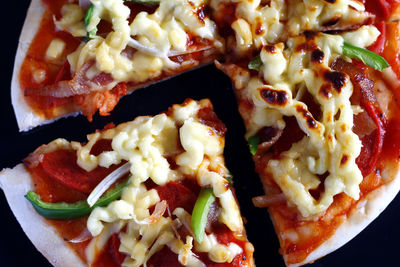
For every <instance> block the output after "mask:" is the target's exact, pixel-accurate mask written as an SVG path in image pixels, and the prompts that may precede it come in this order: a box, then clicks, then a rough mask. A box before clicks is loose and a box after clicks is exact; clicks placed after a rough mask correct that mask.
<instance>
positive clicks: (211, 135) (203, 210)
mask: <svg viewBox="0 0 400 267" xmlns="http://www.w3.org/2000/svg"><path fill="white" fill-rule="evenodd" d="M225 132H226V128H225V126H224V124H223V123H222V122H221V121H220V120H219V119H218V118H217V116H216V114H215V113H214V111H213V108H212V105H211V103H210V101H209V100H201V101H198V102H196V101H193V100H186V101H185V102H184V103H183V104H182V105H174V106H173V107H172V108H170V109H169V110H168V111H167V112H165V113H162V114H159V115H156V116H154V117H148V116H147V117H144V116H143V117H138V118H136V119H135V120H133V121H131V122H127V123H123V124H120V125H118V126H116V127H114V126H109V127H106V129H104V130H101V131H97V132H95V133H93V134H90V135H88V142H87V143H86V144H81V143H78V142H68V141H66V140H65V139H56V140H54V141H53V142H51V143H49V144H47V145H43V146H41V147H39V148H38V149H37V150H36V151H35V152H33V153H32V154H30V155H29V156H28V157H27V158H26V159H25V160H24V164H20V165H18V166H16V167H15V168H13V169H6V170H3V171H2V173H1V174H0V185H1V188H2V189H3V191H4V193H5V195H6V198H7V201H8V203H9V205H10V207H11V209H12V211H13V212H14V214H15V216H16V218H17V220H18V221H19V223H20V224H21V226H22V228H23V230H24V231H25V233H26V234H27V236H28V237H29V238H30V240H31V241H32V242H33V244H34V245H35V246H36V248H37V249H38V250H39V251H40V252H41V253H43V255H45V256H46V258H47V259H48V260H49V261H50V262H51V263H52V264H53V265H55V266H157V267H160V266H168V267H172V266H182V265H185V266H253V258H252V254H253V250H254V249H253V246H252V245H251V243H250V242H248V241H247V238H246V233H245V229H244V226H243V222H242V218H241V216H240V211H239V207H238V204H237V201H236V199H235V194H234V191H233V187H232V186H231V175H230V174H229V172H228V170H227V168H226V167H225V165H224V158H223V150H224V142H225V141H224V135H225ZM24 196H25V198H24Z"/></svg>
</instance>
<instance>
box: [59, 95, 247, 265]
mask: <svg viewBox="0 0 400 267" xmlns="http://www.w3.org/2000/svg"><path fill="white" fill-rule="evenodd" d="M207 105H210V104H209V102H207V101H201V102H195V101H193V100H191V101H188V102H186V103H185V104H184V105H174V106H173V108H172V110H171V111H170V112H169V113H168V115H167V114H164V113H163V114H160V115H157V116H154V117H138V118H136V119H135V120H134V121H132V122H128V123H124V124H121V125H119V126H117V127H115V128H113V129H108V130H105V131H102V132H96V133H94V134H91V135H89V136H88V142H87V143H86V144H85V145H81V144H80V143H77V142H71V148H72V149H75V150H76V151H77V158H78V159H77V163H78V165H79V166H81V167H82V168H83V169H85V170H87V171H90V170H93V169H94V168H96V167H97V166H102V167H109V166H110V165H112V164H119V163H121V162H122V161H127V162H129V163H130V165H131V168H130V174H131V178H130V184H129V185H128V186H127V187H126V188H125V189H124V191H123V193H122V196H121V198H120V199H118V200H115V201H113V202H111V203H110V204H109V205H108V206H106V207H97V208H95V209H94V210H93V211H92V213H91V214H90V216H89V218H88V221H87V228H88V230H89V231H90V232H91V234H92V235H93V236H94V239H92V241H91V243H90V244H89V246H88V248H87V250H86V254H87V259H88V261H89V262H90V261H92V260H94V259H95V258H96V251H100V250H101V248H102V247H103V246H104V245H105V244H106V241H107V240H108V238H109V237H110V236H111V235H112V234H113V233H116V232H119V231H120V229H122V227H126V229H127V230H126V231H124V232H121V233H119V237H120V240H121V245H120V248H119V251H121V252H123V253H124V254H126V258H125V260H124V262H123V264H122V265H123V266H142V265H145V264H146V262H147V260H149V259H150V258H151V256H152V255H153V254H154V253H155V252H157V251H158V250H160V249H161V248H162V247H163V246H168V247H169V248H170V250H171V251H173V252H174V253H176V254H177V255H178V259H179V261H180V262H181V263H182V264H183V265H185V266H205V265H204V263H203V262H201V260H199V259H198V258H197V257H196V256H195V255H194V254H193V252H192V249H196V250H197V251H201V252H206V253H208V255H209V258H210V260H212V261H214V262H228V263H229V262H232V260H233V258H234V257H235V256H236V255H238V254H240V253H242V248H241V247H240V246H239V245H238V244H236V243H234V242H231V243H229V244H227V245H224V244H220V243H219V242H218V241H217V239H216V237H215V236H214V235H212V234H211V235H207V236H206V237H205V238H204V240H203V241H202V242H201V243H198V242H197V241H194V240H193V238H192V237H191V236H189V235H188V236H187V237H183V238H184V239H183V240H184V241H186V242H184V241H182V240H181V239H180V238H178V237H177V236H176V234H175V231H176V230H175V231H174V228H177V227H178V226H181V225H185V226H186V227H189V232H192V230H191V229H190V220H191V215H190V214H189V213H188V212H186V211H185V210H184V209H183V208H179V207H178V208H176V209H175V210H171V211H170V212H171V213H172V214H174V215H175V216H176V219H172V217H171V216H168V212H167V211H166V210H165V208H164V211H163V213H164V212H165V214H166V215H167V217H162V216H161V217H158V218H153V217H152V214H150V211H149V208H151V207H153V206H155V210H157V205H161V206H162V204H163V203H162V201H160V197H159V195H158V193H157V191H156V190H155V189H151V190H147V189H146V186H145V185H144V183H145V182H146V181H147V180H148V179H151V180H152V181H153V182H154V183H156V184H157V185H164V184H166V183H167V182H170V181H176V180H181V179H195V180H196V181H197V183H198V185H199V186H200V187H212V188H213V192H214V195H215V196H216V198H217V199H219V203H220V206H221V212H220V214H219V217H218V220H219V221H220V222H221V223H223V224H225V225H226V226H227V227H228V228H229V229H231V230H232V231H234V232H239V233H241V232H242V231H243V230H244V229H243V222H242V219H241V216H240V212H239V208H238V206H237V204H236V200H235V198H234V196H233V193H232V191H231V190H230V188H229V186H227V184H228V181H227V180H226V179H225V178H224V177H226V176H227V175H228V170H227V169H226V168H225V166H224V160H223V148H224V139H223V137H221V136H220V135H219V134H217V133H216V132H215V131H214V130H213V128H210V127H209V126H207V125H205V124H202V123H201V121H200V120H199V118H198V117H197V113H198V111H199V110H200V108H202V107H205V106H207ZM101 139H108V140H111V146H112V150H111V151H105V152H102V153H100V154H99V155H97V156H95V155H93V154H91V153H90V151H91V149H92V147H93V145H94V144H95V143H96V142H97V141H99V140H101ZM58 143H60V144H63V142H61V141H60V140H59V141H58ZM182 150H183V151H182ZM168 156H175V161H176V164H177V168H176V167H174V168H171V166H170V164H169V162H168V161H167V157H168ZM188 177H189V178H188ZM164 202H165V201H164ZM164 204H165V203H164Z"/></svg>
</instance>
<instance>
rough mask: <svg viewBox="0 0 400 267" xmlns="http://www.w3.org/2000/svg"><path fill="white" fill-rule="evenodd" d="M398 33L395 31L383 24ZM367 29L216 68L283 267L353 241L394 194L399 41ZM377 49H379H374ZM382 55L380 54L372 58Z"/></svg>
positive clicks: (268, 49) (297, 40) (311, 38)
mask: <svg viewBox="0 0 400 267" xmlns="http://www.w3.org/2000/svg"><path fill="white" fill-rule="evenodd" d="M387 25H388V29H392V28H393V27H395V29H398V27H399V26H398V23H396V22H392V23H388V24H387ZM389 32H395V31H386V41H383V42H382V38H383V37H384V34H380V32H379V31H378V30H377V28H376V27H375V26H372V25H364V26H362V27H360V28H358V29H356V30H352V31H342V32H339V33H335V34H334V33H331V34H328V33H321V32H317V33H308V34H306V35H299V36H296V37H291V38H289V39H288V40H287V41H286V42H285V43H277V44H274V45H265V46H263V48H262V50H261V53H260V55H259V56H257V57H256V58H254V59H253V60H252V61H250V62H249V61H247V62H240V61H239V62H237V63H236V64H234V63H225V64H220V63H217V66H218V67H219V68H220V69H222V70H223V71H224V72H225V73H226V74H228V75H229V76H230V77H231V79H232V81H233V84H234V87H235V93H236V96H237V99H238V105H239V112H240V113H241V115H242V117H243V120H244V122H245V125H246V128H247V133H246V139H247V140H248V142H249V146H250V150H251V152H252V154H253V160H254V162H255V166H256V172H257V173H259V175H260V177H261V181H262V183H263V186H264V191H265V195H264V196H259V197H255V198H254V199H253V202H254V204H255V205H256V206H257V207H268V211H269V214H270V216H271V219H272V221H273V223H274V227H275V230H276V233H277V236H278V238H279V241H280V246H281V250H280V253H281V254H282V255H283V257H284V260H285V263H286V265H287V266H299V265H303V264H306V263H310V262H313V261H315V260H316V259H318V258H320V257H322V256H324V255H326V254H328V253H330V252H331V251H333V250H335V249H337V248H339V247H341V246H342V245H343V244H345V243H346V242H348V241H349V240H351V239H352V238H353V237H354V236H355V235H357V234H358V233H359V232H360V231H361V230H362V229H364V228H365V227H366V226H367V225H368V224H369V223H370V222H371V221H372V220H374V219H375V218H376V217H377V216H378V215H379V213H380V212H381V211H382V210H383V209H384V208H385V207H386V206H387V205H388V204H389V203H390V201H391V200H392V199H393V198H394V197H395V195H396V194H397V192H398V191H399V189H400V177H399V171H400V165H399V155H400V146H399V141H398V136H399V134H400V132H399V129H400V128H399V125H400V124H399V120H398V116H397V114H398V112H399V106H398V103H397V96H398V88H399V86H400V82H399V78H398V77H399V76H398V75H399V73H398V68H397V66H396V65H394V66H393V68H391V67H390V65H389V64H388V62H387V61H386V60H385V59H384V58H383V57H381V56H379V55H378V54H376V53H373V52H371V51H369V50H367V49H365V48H367V47H368V48H369V49H376V51H377V52H378V53H381V54H383V55H385V56H387V59H388V61H389V62H394V61H395V60H396V58H397V54H398V52H399V50H398V48H397V47H398V44H397V41H396V40H397V39H396V35H393V36H390V35H388V33H389ZM377 43H380V45H378V44H377ZM378 47H381V50H382V51H380V52H379V51H378V50H379V49H377V48H378Z"/></svg>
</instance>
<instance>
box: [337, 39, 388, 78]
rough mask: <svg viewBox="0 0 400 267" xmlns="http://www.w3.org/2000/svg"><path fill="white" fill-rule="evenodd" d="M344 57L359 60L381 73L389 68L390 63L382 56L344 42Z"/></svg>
mask: <svg viewBox="0 0 400 267" xmlns="http://www.w3.org/2000/svg"><path fill="white" fill-rule="evenodd" d="M343 55H345V56H348V57H350V58H357V59H359V60H361V61H362V62H363V63H364V64H365V65H367V66H370V67H371V68H374V69H376V70H379V71H383V70H384V69H385V68H388V67H389V63H387V61H386V60H385V59H384V58H383V57H381V56H380V55H378V54H375V53H374V52H372V51H369V50H367V49H363V48H360V47H356V46H353V45H351V44H349V43H347V42H343Z"/></svg>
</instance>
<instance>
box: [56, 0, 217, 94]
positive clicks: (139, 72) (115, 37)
mask: <svg viewBox="0 0 400 267" xmlns="http://www.w3.org/2000/svg"><path fill="white" fill-rule="evenodd" d="M91 3H92V4H93V6H94V8H93V15H92V17H91V19H90V22H89V24H88V25H87V27H86V29H85V27H84V25H83V18H84V11H83V10H82V9H81V8H80V7H79V6H78V5H76V4H67V5H65V6H64V7H63V8H62V17H61V19H60V20H59V21H56V25H57V26H58V27H59V28H61V29H63V30H65V31H68V32H70V33H71V34H72V35H73V36H81V37H82V36H86V34H87V32H89V33H92V32H96V31H97V27H98V25H99V23H100V21H101V20H106V21H108V22H110V23H111V24H112V31H111V32H110V33H108V34H107V35H106V36H103V35H102V36H100V35H95V34H94V35H92V34H90V38H91V40H89V41H88V42H87V43H85V42H82V43H81V45H80V46H79V47H78V49H77V50H76V51H75V52H73V53H72V54H70V55H69V56H68V61H69V63H70V66H71V70H72V71H77V70H79V69H80V68H82V67H83V65H84V64H85V63H87V62H88V61H90V60H95V62H96V65H95V67H96V70H97V72H106V73H110V74H111V75H112V77H113V78H114V80H116V81H125V82H129V81H132V82H143V81H145V80H148V79H151V78H154V77H157V76H159V75H160V74H161V72H162V71H164V70H167V69H174V68H179V67H180V63H177V62H174V61H172V60H171V59H170V58H169V57H171V56H175V55H179V54H184V53H188V52H190V51H188V44H187V42H188V40H189V39H190V38H192V37H193V36H197V37H201V38H204V39H207V40H210V42H211V43H213V45H215V46H218V47H220V48H221V47H222V43H221V42H220V41H218V36H217V34H216V29H215V28H216V26H215V24H214V23H213V22H212V21H211V20H210V19H209V18H207V17H204V16H200V15H198V12H199V11H200V10H201V9H202V5H203V2H202V1H187V0H161V1H160V4H159V6H158V8H157V9H156V11H155V12H154V13H153V14H149V13H148V12H145V11H142V12H139V13H138V14H137V15H136V16H135V17H134V19H133V21H132V22H131V23H130V22H129V16H130V13H131V12H130V9H129V7H128V6H126V5H124V1H123V0H92V1H91ZM129 49H130V51H129ZM107 89H111V88H107Z"/></svg>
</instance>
